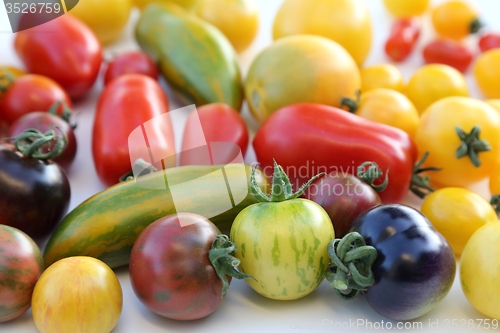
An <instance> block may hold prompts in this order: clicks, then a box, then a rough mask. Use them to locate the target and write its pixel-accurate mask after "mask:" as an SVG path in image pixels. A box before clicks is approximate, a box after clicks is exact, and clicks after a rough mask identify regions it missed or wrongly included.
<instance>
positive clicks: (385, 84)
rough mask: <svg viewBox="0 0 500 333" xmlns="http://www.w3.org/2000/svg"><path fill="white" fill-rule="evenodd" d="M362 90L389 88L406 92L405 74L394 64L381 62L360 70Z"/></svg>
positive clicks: (364, 91)
mask: <svg viewBox="0 0 500 333" xmlns="http://www.w3.org/2000/svg"><path fill="white" fill-rule="evenodd" d="M360 74H361V92H362V93H366V92H367V91H369V90H372V89H377V88H387V89H392V90H396V91H399V92H404V88H405V87H404V81H403V74H402V73H401V71H400V70H399V68H397V67H396V66H394V65H392V64H379V65H373V66H370V67H365V68H362V69H361V70H360Z"/></svg>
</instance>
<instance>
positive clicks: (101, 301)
mask: <svg viewBox="0 0 500 333" xmlns="http://www.w3.org/2000/svg"><path fill="white" fill-rule="evenodd" d="M122 303H123V296H122V288H121V286H120V281H118V278H117V277H116V275H115V273H114V272H113V271H112V270H111V268H109V266H107V265H106V264H105V263H103V262H102V261H100V260H98V259H95V258H92V257H84V256H75V257H69V258H64V259H61V260H59V261H57V262H55V263H53V264H52V265H50V266H49V267H48V268H47V269H46V270H45V271H44V272H43V273H42V275H41V276H40V278H39V279H38V282H37V283H36V285H35V289H34V290H33V298H32V309H31V312H32V314H33V320H34V322H35V325H36V327H37V328H38V330H39V331H40V332H41V333H52V332H74V333H85V332H92V333H109V332H111V331H112V330H113V328H114V327H115V326H116V324H117V323H118V319H119V318H120V314H121V311H122Z"/></svg>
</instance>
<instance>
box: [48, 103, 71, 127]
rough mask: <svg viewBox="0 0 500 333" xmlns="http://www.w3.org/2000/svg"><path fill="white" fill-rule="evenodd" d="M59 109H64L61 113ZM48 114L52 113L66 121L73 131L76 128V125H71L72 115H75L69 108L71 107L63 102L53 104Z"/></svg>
mask: <svg viewBox="0 0 500 333" xmlns="http://www.w3.org/2000/svg"><path fill="white" fill-rule="evenodd" d="M59 108H62V111H61V112H59ZM48 113H51V114H53V115H55V116H58V117H61V118H62V119H63V120H64V121H66V122H67V123H68V124H69V125H70V126H71V128H72V129H75V128H76V124H71V123H70V118H71V115H72V114H73V110H71V109H70V108H69V106H68V105H67V104H66V103H64V102H63V101H57V102H55V103H54V104H52V105H51V106H50V108H49V110H48Z"/></svg>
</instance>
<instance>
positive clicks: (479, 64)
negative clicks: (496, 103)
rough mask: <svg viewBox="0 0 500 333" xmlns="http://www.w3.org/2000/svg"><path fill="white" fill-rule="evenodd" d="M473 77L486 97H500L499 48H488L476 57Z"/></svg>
mask: <svg viewBox="0 0 500 333" xmlns="http://www.w3.org/2000/svg"><path fill="white" fill-rule="evenodd" d="M474 77H475V79H476V82H477V85H478V86H479V89H480V90H481V91H482V93H483V94H484V95H485V96H486V98H500V49H491V50H488V51H486V52H484V53H482V54H481V55H480V56H479V57H478V58H477V61H476V63H475V65H474Z"/></svg>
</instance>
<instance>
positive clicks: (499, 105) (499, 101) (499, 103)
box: [485, 99, 500, 113]
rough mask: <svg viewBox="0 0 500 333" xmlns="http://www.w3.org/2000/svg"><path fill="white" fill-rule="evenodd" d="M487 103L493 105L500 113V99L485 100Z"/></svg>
mask: <svg viewBox="0 0 500 333" xmlns="http://www.w3.org/2000/svg"><path fill="white" fill-rule="evenodd" d="M485 102H486V103H488V104H489V105H491V106H492V107H493V108H494V109H495V110H497V111H498V113H500V99H487V100H485Z"/></svg>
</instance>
